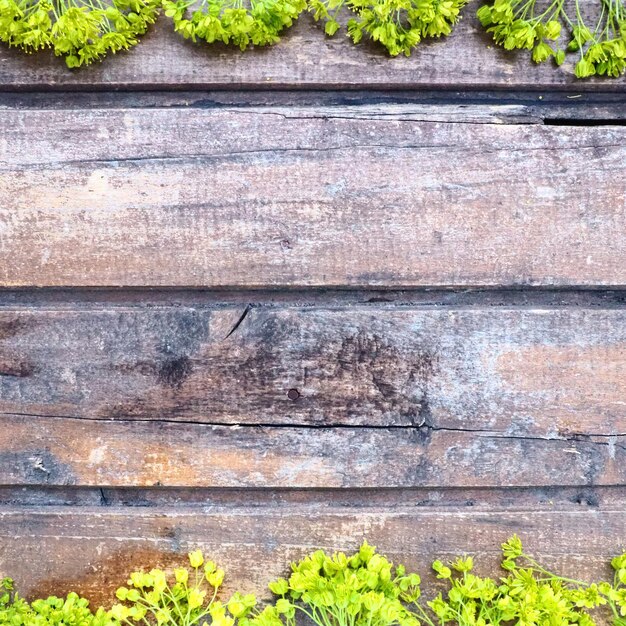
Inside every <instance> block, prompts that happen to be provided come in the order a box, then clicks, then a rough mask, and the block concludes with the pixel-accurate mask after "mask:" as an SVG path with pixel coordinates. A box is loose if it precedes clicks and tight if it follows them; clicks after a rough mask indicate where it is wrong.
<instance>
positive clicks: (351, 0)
mask: <svg viewBox="0 0 626 626" xmlns="http://www.w3.org/2000/svg"><path fill="white" fill-rule="evenodd" d="M468 1H469V0H309V7H310V10H311V11H312V12H313V16H314V17H315V19H316V20H322V21H324V22H325V25H324V28H325V31H326V34H327V35H334V34H335V33H336V32H337V31H338V30H339V29H340V28H341V24H340V21H339V20H340V12H341V9H342V7H343V6H344V4H345V5H346V6H347V7H348V8H349V9H350V10H351V11H352V12H353V13H354V14H355V15H354V17H353V18H352V19H350V20H349V21H348V22H347V25H346V27H347V31H348V35H349V36H350V37H351V39H352V41H353V42H354V43H359V42H360V41H362V40H363V38H366V39H371V40H373V41H376V42H378V43H380V44H381V45H383V46H384V47H385V48H386V49H387V52H389V54H390V55H391V56H398V55H399V54H404V55H405V56H410V55H411V52H412V51H413V49H414V48H415V47H416V46H417V45H418V44H419V43H420V41H422V39H425V38H432V37H444V36H446V35H449V34H450V33H451V32H452V29H453V27H454V25H455V24H456V23H457V22H458V20H459V18H460V14H461V9H462V8H463V7H464V6H465V5H466V4H467V3H468Z"/></svg>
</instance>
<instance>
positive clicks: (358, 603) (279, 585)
mask: <svg viewBox="0 0 626 626" xmlns="http://www.w3.org/2000/svg"><path fill="white" fill-rule="evenodd" d="M291 569H292V573H291V576H290V577H289V578H288V579H286V578H279V579H278V580H275V581H274V582H272V583H270V585H269V588H270V590H271V591H272V593H274V594H275V595H276V596H278V600H277V601H276V602H275V603H274V604H272V605H269V606H266V607H265V608H264V609H263V610H262V611H260V612H257V613H256V614H254V613H253V614H252V616H251V617H245V618H244V620H243V621H242V620H240V624H241V626H281V625H282V626H295V624H296V616H297V615H298V614H302V615H306V616H307V617H308V618H309V619H310V620H311V621H312V622H313V623H314V624H316V625H317V626H394V625H397V626H418V625H419V621H418V619H417V618H416V617H415V616H414V615H413V614H412V613H411V612H410V611H409V610H408V609H407V608H406V606H405V603H406V602H416V601H417V599H418V598H419V597H420V595H421V591H420V582H421V581H420V577H419V576H418V575H417V574H414V573H407V572H406V570H405V568H404V567H403V566H401V565H400V566H398V567H395V568H394V566H393V564H392V563H391V562H390V561H388V560H387V559H386V558H385V557H383V556H381V555H380V554H377V553H376V549H375V548H374V547H372V546H369V545H368V544H367V543H364V544H363V545H362V546H361V548H360V549H359V551H358V552H356V553H355V554H353V555H351V556H347V555H346V554H344V553H343V552H336V553H334V554H332V555H329V554H326V553H325V552H323V551H322V550H318V551H317V552H314V553H313V554H311V555H309V556H307V557H305V558H304V559H302V560H301V561H298V562H297V563H292V566H291Z"/></svg>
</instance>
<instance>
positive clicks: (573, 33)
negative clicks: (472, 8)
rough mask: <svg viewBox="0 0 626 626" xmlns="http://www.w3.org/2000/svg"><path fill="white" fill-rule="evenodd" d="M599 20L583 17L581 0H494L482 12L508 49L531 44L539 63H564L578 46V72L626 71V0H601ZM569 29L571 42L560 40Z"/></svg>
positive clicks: (484, 21)
mask: <svg viewBox="0 0 626 626" xmlns="http://www.w3.org/2000/svg"><path fill="white" fill-rule="evenodd" d="M594 4H595V7H596V8H597V9H598V11H597V17H596V19H595V21H594V24H593V25H591V24H588V23H587V22H586V20H585V18H584V17H583V13H582V11H581V7H580V0H490V2H489V3H488V4H485V5H483V6H482V7H480V9H478V17H479V19H480V21H481V23H482V25H483V26H485V27H486V28H487V31H488V32H489V33H491V34H492V36H493V38H494V41H495V42H496V43H497V44H498V45H501V46H503V47H504V48H505V49H506V50H516V49H517V50H523V49H526V50H531V51H532V59H533V61H535V63H543V62H545V61H547V60H549V59H553V60H554V61H555V63H556V64H557V65H561V64H562V63H563V62H564V60H565V56H566V52H576V53H578V54H579V60H578V62H577V64H576V70H575V73H576V76H577V77H578V78H588V77H589V76H594V75H598V76H611V77H614V78H617V77H619V76H621V75H622V74H623V73H624V71H626V5H625V4H624V0H596V2H595V3H588V2H587V3H585V8H586V9H587V10H588V11H589V9H590V7H592V8H593V6H594ZM565 29H567V31H568V32H569V43H568V44H567V45H566V46H565V48H563V47H561V46H560V40H561V33H562V31H563V30H565Z"/></svg>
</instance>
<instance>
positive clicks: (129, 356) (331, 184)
mask: <svg viewBox="0 0 626 626" xmlns="http://www.w3.org/2000/svg"><path fill="white" fill-rule="evenodd" d="M472 12H473V11H472V10H471V8H470V9H469V10H468V11H467V15H466V17H465V19H464V20H463V21H462V23H461V24H460V25H459V27H458V28H457V30H456V31H455V33H454V34H453V36H452V37H451V38H449V40H447V41H445V42H440V43H432V44H427V45H423V46H421V47H420V48H419V50H418V51H417V53H416V54H415V55H414V56H413V57H411V58H410V59H389V58H387V57H386V56H384V55H383V54H382V53H381V52H380V50H379V49H377V48H376V47H375V46H370V45H362V46H358V47H353V46H351V45H350V44H349V43H348V42H347V41H346V40H345V39H344V38H342V37H338V38H336V39H332V40H330V39H326V38H324V37H323V35H322V34H321V32H320V30H319V27H317V26H316V25H314V24H313V23H312V20H311V18H310V16H303V17H302V18H301V19H300V21H299V22H298V24H297V25H296V26H295V27H294V28H293V29H292V30H291V31H290V32H289V33H288V35H287V36H286V38H285V41H284V42H283V44H282V45H280V46H277V47H275V48H272V49H270V50H262V51H252V52H248V53H246V54H241V53H239V52H238V51H233V50H226V49H224V48H223V47H212V48H210V47H206V46H199V45H198V46H194V45H192V44H190V43H188V42H184V41H182V40H181V39H180V38H178V37H177V36H176V35H175V34H174V33H173V32H172V30H171V26H170V25H169V24H167V21H166V20H165V19H163V18H162V19H161V20H160V21H159V23H158V25H157V26H156V27H155V28H154V29H153V30H152V31H151V33H150V34H149V35H148V36H147V37H146V38H145V40H144V42H143V43H142V44H141V45H140V46H138V47H137V48H136V49H135V50H133V51H132V52H130V53H128V54H123V55H119V56H117V57H116V58H115V59H107V60H106V61H105V62H104V63H103V64H102V65H99V66H97V67H93V68H90V69H89V70H85V71H77V72H74V71H68V70H66V69H65V68H64V67H63V65H62V63H61V62H59V61H58V60H54V59H50V58H49V57H47V56H46V55H45V54H44V55H37V56H32V57H26V56H21V55H19V54H18V53H17V52H15V51H13V50H7V49H6V48H0V424H1V428H0V576H3V575H12V576H14V577H15V578H16V581H17V583H18V585H19V587H20V589H21V591H22V592H23V593H25V594H26V595H27V596H30V597H34V596H36V595H40V594H48V593H53V592H54V593H63V592H66V591H68V590H69V589H76V590H78V591H79V592H82V593H85V594H86V595H87V596H88V597H90V598H91V599H93V600H94V601H96V602H103V603H105V604H108V603H110V602H111V599H112V595H111V594H112V591H113V590H114V589H115V588H116V587H117V586H118V585H119V584H121V583H123V582H124V580H125V578H126V574H127V572H128V571H129V569H130V568H134V567H148V568H149V567H152V566H154V565H164V566H168V567H169V566H174V565H175V564H177V563H179V562H181V560H182V559H184V553H185V552H186V551H187V550H188V549H191V548H193V547H196V546H200V547H202V548H203V549H205V550H206V551H208V552H209V553H210V554H212V555H213V556H214V557H215V558H216V559H219V560H220V561H221V562H222V563H223V565H224V566H225V567H226V568H227V570H228V576H229V577H228V589H230V590H232V589H235V588H237V587H239V588H242V589H243V590H246V591H254V592H257V593H260V594H261V595H266V591H265V586H266V584H267V582H268V580H269V579H270V578H271V577H272V576H275V575H280V574H282V573H284V572H285V570H286V568H287V565H288V562H289V560H290V559H293V558H297V557H299V556H301V555H303V554H305V553H306V552H307V551H309V550H312V549H314V548H317V547H324V548H328V549H334V548H337V549H352V548H354V547H356V546H357V545H358V543H359V542H360V541H362V540H363V539H364V538H367V539H368V540H369V541H370V542H372V543H374V544H376V545H378V546H379V548H380V549H381V550H382V551H384V552H386V553H388V554H389V555H390V556H391V557H392V558H393V559H394V560H396V561H405V562H407V563H408V564H409V565H411V566H415V567H418V568H419V569H420V571H421V573H422V574H424V581H425V587H426V588H427V589H428V590H431V591H433V590H436V589H437V588H438V587H437V582H436V581H435V580H434V579H433V577H431V576H429V575H428V567H429V563H430V562H431V561H432V559H434V558H436V557H452V556H454V555H456V554H461V553H465V552H471V553H473V554H475V555H476V556H477V557H478V559H479V563H480V566H479V567H480V569H481V571H483V572H487V571H491V573H493V568H494V567H495V566H496V565H497V560H498V549H499V543H500V542H501V541H503V540H504V539H506V538H507V537H508V536H509V535H511V534H512V533H513V532H518V533H519V534H520V535H522V537H523V538H524V540H525V542H526V543H527V544H528V547H529V548H530V549H531V550H532V551H533V552H534V553H535V554H537V555H539V556H541V557H542V558H543V559H545V560H546V562H547V563H549V564H551V565H554V566H555V567H558V568H561V569H562V570H563V571H564V573H571V574H572V575H576V576H582V577H602V576H606V575H608V573H609V568H608V559H609V558H610V557H611V556H612V555H614V554H616V553H617V552H619V551H621V550H624V549H626V408H625V407H626V323H625V322H626V317H625V315H626V312H625V304H626V235H625V233H626V165H625V163H626V130H625V128H624V120H625V119H626V105H625V99H624V98H625V93H626V89H625V83H624V80H623V79H621V80H616V81H611V80H608V81H602V80H592V81H582V82H581V81H575V80H574V79H573V78H572V76H571V73H570V72H571V67H569V68H568V67H565V68H563V69H554V68H550V67H549V66H534V65H532V64H531V63H530V62H528V60H527V58H525V57H524V56H523V55H508V54H504V53H502V52H501V51H499V50H496V49H494V48H493V47H490V42H489V39H488V38H487V37H486V36H485V35H484V34H483V33H482V32H481V31H480V29H479V27H478V25H477V22H476V20H475V18H474V17H473V16H472V15H471V13H472ZM603 620H604V621H603ZM600 623H602V624H604V623H607V624H608V620H605V618H603V617H601V618H600Z"/></svg>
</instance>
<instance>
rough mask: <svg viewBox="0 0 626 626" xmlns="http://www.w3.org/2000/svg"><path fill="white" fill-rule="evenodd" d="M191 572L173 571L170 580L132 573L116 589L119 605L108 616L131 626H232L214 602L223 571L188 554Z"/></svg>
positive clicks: (201, 557)
mask: <svg viewBox="0 0 626 626" xmlns="http://www.w3.org/2000/svg"><path fill="white" fill-rule="evenodd" d="M189 563H190V565H191V570H190V569H189V568H186V567H180V568H177V569H175V570H174V572H173V580H168V576H167V574H166V572H165V571H163V570H161V569H153V570H151V571H150V572H148V573H145V572H133V573H132V574H131V575H130V578H129V579H128V582H127V584H128V587H120V588H119V589H118V590H117V592H116V596H117V599H118V600H120V601H121V602H122V603H121V604H115V605H113V607H112V608H111V611H110V615H111V617H112V618H114V619H115V620H117V621H118V622H119V623H121V624H127V625H128V626H135V624H136V623H137V622H141V623H143V624H158V625H165V624H167V625H169V626H193V625H194V624H205V623H207V622H208V621H209V620H210V622H211V624H212V625H213V626H234V624H235V620H234V619H233V617H230V616H228V615H227V614H226V607H225V606H224V605H223V604H222V603H221V602H219V601H218V600H216V598H217V593H218V590H219V589H220V587H221V586H222V582H223V581H224V570H223V569H220V568H219V567H217V565H216V564H215V563H214V562H213V561H205V559H204V555H203V554H202V552H201V551H200V550H196V551H194V552H190V553H189Z"/></svg>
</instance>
